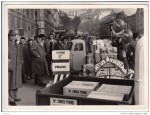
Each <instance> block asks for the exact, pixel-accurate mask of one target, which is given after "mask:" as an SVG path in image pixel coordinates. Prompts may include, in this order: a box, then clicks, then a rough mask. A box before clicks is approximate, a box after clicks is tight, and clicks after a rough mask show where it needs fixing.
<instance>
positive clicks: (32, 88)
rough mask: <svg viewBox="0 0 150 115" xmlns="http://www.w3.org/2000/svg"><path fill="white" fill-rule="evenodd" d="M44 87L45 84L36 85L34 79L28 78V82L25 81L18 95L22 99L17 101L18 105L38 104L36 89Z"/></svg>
mask: <svg viewBox="0 0 150 115" xmlns="http://www.w3.org/2000/svg"><path fill="white" fill-rule="evenodd" d="M43 88H44V87H43V86H38V85H37V84H36V85H35V84H34V80H27V83H23V86H22V88H19V90H18V97H19V98H21V101H19V102H17V105H23V106H26V105H36V98H35V94H36V91H37V90H40V89H43Z"/></svg>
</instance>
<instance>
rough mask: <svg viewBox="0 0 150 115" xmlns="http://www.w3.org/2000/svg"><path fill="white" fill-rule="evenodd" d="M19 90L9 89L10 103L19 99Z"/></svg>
mask: <svg viewBox="0 0 150 115" xmlns="http://www.w3.org/2000/svg"><path fill="white" fill-rule="evenodd" d="M17 92H18V88H17V89H9V101H13V100H14V99H15V98H16V97H17Z"/></svg>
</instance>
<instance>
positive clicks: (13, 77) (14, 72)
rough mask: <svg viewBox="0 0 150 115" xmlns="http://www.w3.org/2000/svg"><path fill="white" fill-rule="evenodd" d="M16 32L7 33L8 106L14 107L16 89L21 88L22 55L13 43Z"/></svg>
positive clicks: (18, 47)
mask: <svg viewBox="0 0 150 115" xmlns="http://www.w3.org/2000/svg"><path fill="white" fill-rule="evenodd" d="M16 35H17V32H16V31H15V30H9V33H8V63H9V65H8V71H9V72H8V74H9V77H8V80H9V81H8V82H9V104H10V105H16V103H15V102H16V101H21V99H20V98H17V92H18V88H21V87H22V77H21V67H22V64H23V55H22V51H21V48H20V46H19V45H18V44H17V43H16V42H15V41H16Z"/></svg>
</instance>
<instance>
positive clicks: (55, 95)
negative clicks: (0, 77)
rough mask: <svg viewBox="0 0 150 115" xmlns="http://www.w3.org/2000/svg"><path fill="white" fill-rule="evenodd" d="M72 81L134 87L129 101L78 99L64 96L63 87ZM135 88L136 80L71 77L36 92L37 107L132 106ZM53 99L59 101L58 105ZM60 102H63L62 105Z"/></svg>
mask: <svg viewBox="0 0 150 115" xmlns="http://www.w3.org/2000/svg"><path fill="white" fill-rule="evenodd" d="M71 81H93V82H99V84H100V85H102V84H104V83H105V84H115V85H127V86H132V90H131V93H130V95H129V99H128V100H123V101H115V100H104V99H94V98H86V97H77V96H69V95H63V87H64V86H66V85H67V84H69V83H70V82H71ZM133 86H134V80H118V79H103V78H96V77H78V76H69V77H67V78H65V79H63V80H61V81H59V82H57V83H55V84H53V85H51V86H49V87H46V88H44V89H42V90H38V91H37V92H36V105H56V104H57V105H63V104H64V105H68V104H69V105H125V104H127V105H130V104H133V101H132V98H133ZM53 99H55V100H57V101H55V102H57V103H56V104H55V103H54V101H52V100H53ZM58 102H61V103H60V104H59V103H58Z"/></svg>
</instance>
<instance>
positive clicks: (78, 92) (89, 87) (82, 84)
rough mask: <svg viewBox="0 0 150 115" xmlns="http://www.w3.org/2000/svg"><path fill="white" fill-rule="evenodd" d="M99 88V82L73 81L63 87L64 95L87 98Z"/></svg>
mask: <svg viewBox="0 0 150 115" xmlns="http://www.w3.org/2000/svg"><path fill="white" fill-rule="evenodd" d="M98 86H99V82H89V81H72V82H71V83H69V84H68V85H66V86H64V87H63V94H64V95H71V96H81V97H87V96H88V95H89V93H91V91H94V90H96V89H97V87H98Z"/></svg>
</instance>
